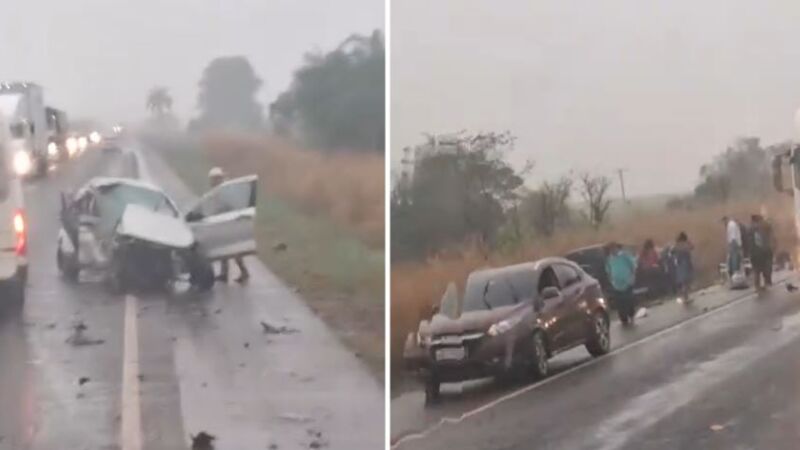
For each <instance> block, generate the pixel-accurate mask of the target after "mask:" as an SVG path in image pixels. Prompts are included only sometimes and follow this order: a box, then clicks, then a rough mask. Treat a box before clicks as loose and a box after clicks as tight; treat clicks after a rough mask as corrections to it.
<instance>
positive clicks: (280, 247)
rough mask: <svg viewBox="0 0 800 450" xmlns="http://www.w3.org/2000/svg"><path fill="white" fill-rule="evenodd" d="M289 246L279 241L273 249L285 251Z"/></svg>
mask: <svg viewBox="0 0 800 450" xmlns="http://www.w3.org/2000/svg"><path fill="white" fill-rule="evenodd" d="M287 248H288V246H287V245H286V243H285V242H278V243H277V244H275V245H273V246H272V251H274V252H285V251H286V249H287Z"/></svg>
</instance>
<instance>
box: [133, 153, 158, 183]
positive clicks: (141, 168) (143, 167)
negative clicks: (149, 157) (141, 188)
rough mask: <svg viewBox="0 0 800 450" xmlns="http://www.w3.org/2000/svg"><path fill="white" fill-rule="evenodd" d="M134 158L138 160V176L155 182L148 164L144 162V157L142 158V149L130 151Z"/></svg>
mask: <svg viewBox="0 0 800 450" xmlns="http://www.w3.org/2000/svg"><path fill="white" fill-rule="evenodd" d="M130 152H131V154H133V157H134V158H135V159H136V170H137V171H138V172H139V173H138V174H137V175H138V176H139V179H141V180H144V181H148V182H151V183H152V182H153V177H152V176H151V174H150V167H148V165H147V162H146V161H145V160H144V156H142V151H141V150H140V149H138V148H137V149H135V150H130Z"/></svg>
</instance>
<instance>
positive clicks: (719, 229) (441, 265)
mask: <svg viewBox="0 0 800 450" xmlns="http://www.w3.org/2000/svg"><path fill="white" fill-rule="evenodd" d="M792 210H793V209H792V204H791V200H790V199H789V198H788V197H786V196H781V197H778V196H777V195H776V196H775V197H774V198H769V199H763V200H751V201H739V202H733V203H727V204H720V205H713V206H708V207H705V208H702V209H696V210H693V211H687V210H673V211H667V210H664V209H660V210H645V211H646V212H644V211H643V212H639V213H628V214H626V216H625V217H624V218H621V219H619V220H616V221H613V224H612V225H610V226H608V227H605V228H601V229H600V230H598V231H594V230H591V229H571V230H566V231H563V232H561V233H559V234H556V235H555V236H553V237H552V238H550V239H547V240H538V241H535V242H529V243H526V244H524V245H521V246H519V247H518V248H516V249H514V250H513V251H511V252H506V253H488V254H486V253H485V252H482V251H480V249H476V248H471V247H465V248H464V250H463V251H461V252H459V253H456V254H449V255H448V256H447V257H441V258H431V259H429V260H427V261H424V262H418V263H410V264H401V265H395V264H393V265H392V270H391V280H392V282H391V336H390V340H391V341H390V343H391V352H392V353H391V358H392V359H391V362H392V370H393V372H396V371H400V370H401V364H400V363H401V362H402V351H403V345H404V342H405V338H406V336H407V335H408V333H410V332H413V331H415V330H416V328H417V325H418V323H419V321H420V320H421V319H423V318H427V317H429V316H430V311H431V307H432V305H433V304H434V303H436V302H438V301H439V299H440V297H441V295H442V293H443V292H444V290H445V289H446V286H447V284H448V283H449V282H450V281H454V282H456V284H457V286H458V287H459V290H460V291H461V290H463V284H464V281H465V280H466V277H467V275H468V274H469V273H470V272H471V271H473V270H475V269H478V268H482V267H496V266H503V265H508V264H513V263H518V262H523V261H532V260H536V259H538V258H541V257H544V256H552V255H563V254H565V253H567V252H568V251H570V250H572V249H575V248H579V247H582V246H585V245H591V244H596V243H604V242H609V241H612V240H616V241H619V242H624V243H630V244H635V245H637V246H638V245H641V243H642V242H643V241H644V240H645V239H647V238H652V239H654V240H655V241H656V243H657V244H664V243H668V242H671V241H673V240H674V239H675V237H676V235H677V234H678V233H679V232H680V231H685V232H686V233H687V234H688V235H689V238H690V239H691V240H692V241H693V243H694V245H695V252H694V258H695V266H696V270H697V277H696V284H695V287H696V288H700V287H703V286H708V285H710V284H712V283H714V282H715V281H716V280H717V277H718V264H719V263H720V262H722V261H723V260H724V255H725V248H724V247H725V246H724V234H723V233H724V229H723V226H722V223H721V218H722V217H723V215H726V214H727V215H729V216H733V217H736V218H737V219H739V220H742V221H745V222H746V223H749V217H750V214H751V213H757V212H759V211H766V212H767V216H768V217H769V219H770V220H771V221H772V223H773V225H774V228H775V232H776V236H777V237H778V241H779V245H780V247H781V249H784V250H790V254H791V255H792V256H793V257H794V255H795V252H794V249H795V246H796V244H797V242H796V238H795V233H794V221H793V218H792V217H793V216H792ZM393 379H394V375H393Z"/></svg>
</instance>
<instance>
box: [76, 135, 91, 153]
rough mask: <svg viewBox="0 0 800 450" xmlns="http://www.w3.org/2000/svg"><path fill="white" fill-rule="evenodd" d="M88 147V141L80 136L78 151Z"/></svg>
mask: <svg viewBox="0 0 800 450" xmlns="http://www.w3.org/2000/svg"><path fill="white" fill-rule="evenodd" d="M88 146H89V141H88V140H87V139H86V136H81V137H79V138H78V149H79V150H80V151H84V150H86V147H88Z"/></svg>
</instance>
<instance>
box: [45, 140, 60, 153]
mask: <svg viewBox="0 0 800 450" xmlns="http://www.w3.org/2000/svg"><path fill="white" fill-rule="evenodd" d="M47 154H48V155H50V156H57V155H58V145H56V143H55V142H51V143H49V144H47Z"/></svg>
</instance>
